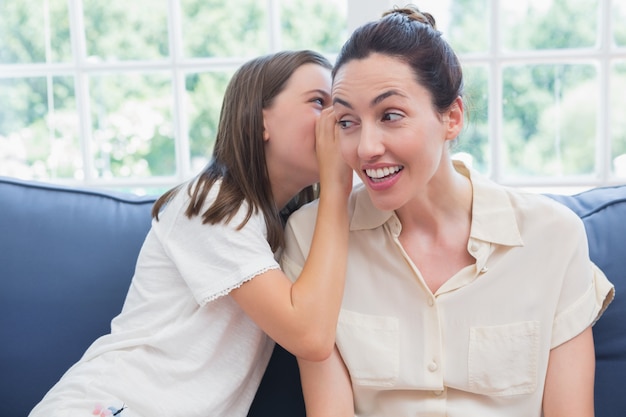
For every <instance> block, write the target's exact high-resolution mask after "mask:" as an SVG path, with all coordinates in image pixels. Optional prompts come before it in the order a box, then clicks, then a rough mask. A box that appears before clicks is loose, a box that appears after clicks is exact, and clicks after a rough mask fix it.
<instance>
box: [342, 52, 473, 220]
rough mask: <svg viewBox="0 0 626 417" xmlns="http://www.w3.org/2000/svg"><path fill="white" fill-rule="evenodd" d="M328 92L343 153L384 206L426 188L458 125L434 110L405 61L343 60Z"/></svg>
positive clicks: (392, 206)
mask: <svg viewBox="0 0 626 417" xmlns="http://www.w3.org/2000/svg"><path fill="white" fill-rule="evenodd" d="M332 96H333V106H334V110H335V114H336V116H337V119H338V120H339V125H340V139H341V149H342V154H343V157H344V159H345V160H346V161H347V163H348V164H349V165H350V166H351V167H352V169H354V170H355V171H356V172H357V174H358V175H359V177H360V178H361V180H362V181H363V182H364V183H365V185H366V186H367V189H368V191H369V193H370V196H371V198H372V201H373V202H374V204H375V205H376V206H377V207H378V208H380V209H382V210H396V209H398V208H400V207H402V206H403V205H404V204H406V203H407V202H408V201H409V200H410V199H411V198H413V197H414V196H415V195H416V193H419V192H421V191H424V190H426V189H427V187H428V185H429V184H430V183H431V182H432V181H433V179H434V178H436V173H437V171H438V168H439V166H440V163H441V161H442V159H443V158H444V157H445V156H446V155H447V152H446V148H447V144H446V142H447V140H449V139H454V138H455V137H456V136H457V135H458V133H459V130H460V126H462V121H461V125H459V124H458V123H450V119H451V117H450V116H451V111H450V110H449V111H447V112H445V113H444V114H439V113H438V112H437V111H435V108H434V106H433V104H432V96H431V94H430V93H429V91H428V90H427V89H426V88H424V87H423V86H422V85H420V84H419V83H418V82H417V81H416V77H415V74H414V73H413V71H412V69H411V67H410V66H409V65H407V64H406V63H405V62H403V61H401V60H399V59H397V58H393V57H390V56H387V55H381V54H371V55H369V56H368V57H366V58H364V59H359V60H351V61H349V62H348V63H346V64H344V65H343V66H342V67H341V68H339V70H338V72H337V74H336V75H335V79H334V84H333V94H332ZM456 107H457V106H456V105H453V106H452V109H455V108H456ZM452 111H454V110H452ZM461 119H462V117H461Z"/></svg>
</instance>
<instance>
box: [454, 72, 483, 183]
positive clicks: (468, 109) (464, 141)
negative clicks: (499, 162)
mask: <svg viewBox="0 0 626 417" xmlns="http://www.w3.org/2000/svg"><path fill="white" fill-rule="evenodd" d="M488 74H489V70H488V69H487V67H486V66H467V67H465V68H463V75H464V78H465V97H464V101H465V127H464V128H463V131H462V132H461V134H460V135H459V139H458V142H457V143H456V144H455V145H454V147H453V148H452V153H453V154H454V157H455V158H456V159H462V160H464V161H467V162H469V163H470V164H471V166H472V167H473V168H475V169H477V170H478V171H480V172H482V173H483V174H485V175H487V174H488V173H489V171H490V168H491V152H490V147H489V104H488V98H489V85H488V82H487V79H488Z"/></svg>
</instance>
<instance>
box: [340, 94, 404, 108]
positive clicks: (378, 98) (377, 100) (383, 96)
mask: <svg viewBox="0 0 626 417" xmlns="http://www.w3.org/2000/svg"><path fill="white" fill-rule="evenodd" d="M391 96H400V97H406V96H405V95H404V94H402V93H400V92H399V91H398V90H389V91H385V92H384V93H381V94H379V95H377V96H376V97H374V99H373V100H372V101H371V102H370V107H374V106H376V105H377V104H379V103H380V102H381V101H384V100H385V99H387V98H389V97H391ZM333 104H341V105H342V106H344V107H347V108H349V109H353V107H352V105H351V104H350V103H348V102H347V101H345V100H343V99H340V98H339V97H334V98H333Z"/></svg>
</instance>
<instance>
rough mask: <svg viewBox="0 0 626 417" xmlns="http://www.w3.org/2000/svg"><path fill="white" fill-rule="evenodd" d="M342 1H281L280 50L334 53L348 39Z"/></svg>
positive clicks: (345, 4)
mask: <svg viewBox="0 0 626 417" xmlns="http://www.w3.org/2000/svg"><path fill="white" fill-rule="evenodd" d="M346 8H347V1H346V0H282V1H281V10H280V18H281V31H282V47H281V49H313V50H316V51H319V52H322V53H327V54H336V53H338V52H339V50H340V49H341V46H342V45H343V43H344V42H345V41H346V40H347V38H348V26H347V20H346Z"/></svg>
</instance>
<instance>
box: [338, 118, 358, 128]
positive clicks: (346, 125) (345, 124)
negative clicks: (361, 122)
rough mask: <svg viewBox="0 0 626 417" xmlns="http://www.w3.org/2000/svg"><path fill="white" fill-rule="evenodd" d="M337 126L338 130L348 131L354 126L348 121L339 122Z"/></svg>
mask: <svg viewBox="0 0 626 417" xmlns="http://www.w3.org/2000/svg"><path fill="white" fill-rule="evenodd" d="M337 124H338V125H339V128H340V129H348V128H349V127H352V126H353V125H354V122H351V121H350V120H339V121H338V122H337Z"/></svg>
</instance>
